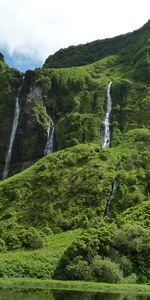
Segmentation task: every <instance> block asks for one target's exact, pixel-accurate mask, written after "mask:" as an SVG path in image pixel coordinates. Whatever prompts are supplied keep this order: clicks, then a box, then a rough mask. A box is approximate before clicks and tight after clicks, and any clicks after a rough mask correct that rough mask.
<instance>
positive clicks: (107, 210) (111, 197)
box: [104, 179, 118, 216]
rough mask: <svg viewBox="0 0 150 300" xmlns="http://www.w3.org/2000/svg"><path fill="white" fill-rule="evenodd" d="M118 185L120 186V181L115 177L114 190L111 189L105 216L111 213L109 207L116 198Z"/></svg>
mask: <svg viewBox="0 0 150 300" xmlns="http://www.w3.org/2000/svg"><path fill="white" fill-rule="evenodd" d="M117 187H118V183H117V180H116V179H115V180H114V181H113V183H112V191H111V193H110V195H109V198H108V200H107V204H106V208H105V212H104V216H107V215H108V214H109V207H110V204H111V201H112V200H113V198H114V194H115V193H116V190H117Z"/></svg>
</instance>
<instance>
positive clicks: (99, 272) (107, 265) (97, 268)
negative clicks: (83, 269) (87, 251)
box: [91, 256, 123, 283]
mask: <svg viewBox="0 0 150 300" xmlns="http://www.w3.org/2000/svg"><path fill="white" fill-rule="evenodd" d="M91 267H92V271H93V274H94V277H95V279H96V280H97V281H99V282H110V283H117V282H120V281H122V278H123V274H122V271H121V270H120V268H119V265H118V264H117V263H115V262H112V261H111V260H110V259H109V258H104V259H102V258H101V257H100V256H96V257H95V258H94V260H93V263H92V266H91Z"/></svg>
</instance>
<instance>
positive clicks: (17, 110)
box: [2, 77, 24, 179]
mask: <svg viewBox="0 0 150 300" xmlns="http://www.w3.org/2000/svg"><path fill="white" fill-rule="evenodd" d="M23 82H24V77H23V80H22V84H21V86H20V87H19V89H18V92H17V96H16V105H15V114H14V120H13V124H12V130H11V135H10V139H9V146H8V151H7V153H6V158H5V166H4V171H3V175H2V178H3V179H5V178H7V176H8V174H9V166H10V161H11V157H12V150H13V144H14V140H15V137H16V132H17V127H18V124H19V116H20V104H19V99H20V93H21V90H22V86H23Z"/></svg>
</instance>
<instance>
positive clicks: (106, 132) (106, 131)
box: [102, 81, 112, 148]
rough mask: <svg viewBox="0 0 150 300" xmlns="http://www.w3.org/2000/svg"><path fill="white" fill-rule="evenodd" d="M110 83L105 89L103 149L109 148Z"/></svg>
mask: <svg viewBox="0 0 150 300" xmlns="http://www.w3.org/2000/svg"><path fill="white" fill-rule="evenodd" d="M111 85H112V81H110V82H109V84H108V87H107V105H106V115H105V119H104V123H103V124H104V135H103V143H102V147H103V148H109V146H110V112H111V109H112V100H111V96H110V89H111Z"/></svg>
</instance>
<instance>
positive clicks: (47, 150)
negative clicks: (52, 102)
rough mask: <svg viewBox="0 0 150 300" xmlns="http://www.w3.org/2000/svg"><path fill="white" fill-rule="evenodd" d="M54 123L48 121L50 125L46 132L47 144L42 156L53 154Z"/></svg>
mask: <svg viewBox="0 0 150 300" xmlns="http://www.w3.org/2000/svg"><path fill="white" fill-rule="evenodd" d="M54 131H55V127H54V123H53V121H52V120H50V124H49V127H48V130H47V143H46V146H45V150H44V155H48V154H50V153H52V152H53V144H54Z"/></svg>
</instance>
